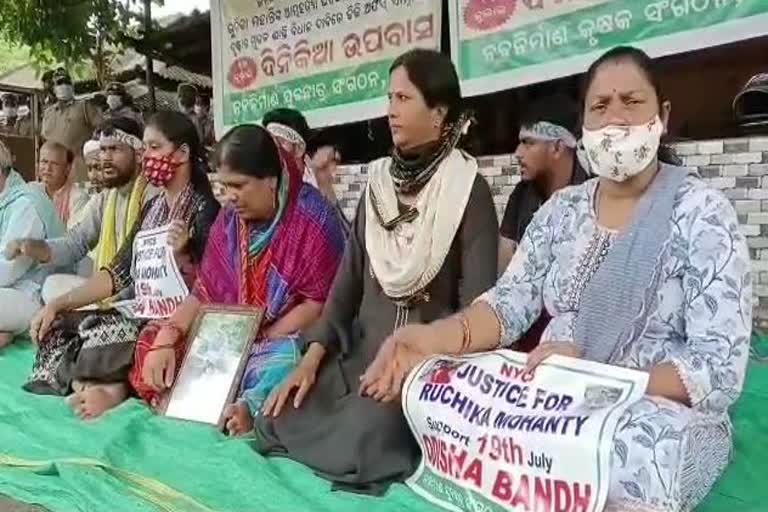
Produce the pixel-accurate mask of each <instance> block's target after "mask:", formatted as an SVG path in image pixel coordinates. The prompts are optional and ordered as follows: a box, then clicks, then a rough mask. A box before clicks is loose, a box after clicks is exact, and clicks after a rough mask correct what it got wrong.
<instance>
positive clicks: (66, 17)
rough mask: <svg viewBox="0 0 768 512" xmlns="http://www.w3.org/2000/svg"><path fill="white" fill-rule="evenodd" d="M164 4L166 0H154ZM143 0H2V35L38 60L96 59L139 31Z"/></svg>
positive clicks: (49, 62) (44, 63) (44, 62)
mask: <svg viewBox="0 0 768 512" xmlns="http://www.w3.org/2000/svg"><path fill="white" fill-rule="evenodd" d="M153 2H154V3H159V4H162V0H153ZM143 3H144V2H143V1H142V0H0V36H2V37H3V38H4V39H6V40H7V41H11V42H13V43H16V44H18V45H23V46H25V47H28V48H29V52H30V55H31V58H32V59H34V60H35V62H36V63H37V64H38V65H40V66H50V65H53V64H55V63H64V64H65V65H70V64H73V63H78V62H82V61H83V60H84V59H93V58H94V57H95V56H96V55H95V54H96V51H97V48H104V47H107V46H116V45H118V44H119V42H120V41H121V40H122V39H123V38H124V37H125V36H136V35H138V34H140V32H141V28H140V27H141V23H142V9H143Z"/></svg>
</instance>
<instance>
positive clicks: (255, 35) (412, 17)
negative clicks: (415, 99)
mask: <svg viewBox="0 0 768 512" xmlns="http://www.w3.org/2000/svg"><path fill="white" fill-rule="evenodd" d="M441 13H442V8H441V3H440V2H435V1H434V0H362V1H353V0H212V1H211V34H212V49H213V75H214V76H213V78H214V112H215V118H216V133H217V135H218V136H219V137H220V136H221V135H223V134H224V132H226V130H228V129H229V128H231V127H232V126H235V125H237V124H241V123H254V122H259V121H261V118H262V117H263V115H264V114H265V113H266V112H268V111H269V110H271V109H274V108H277V107H290V108H295V109H298V110H300V111H302V112H303V113H304V114H305V115H306V116H307V119H308V120H309V122H310V124H311V125H312V126H315V127H317V126H326V125H333V124H341V123H346V122H350V121H357V120H360V119H366V118H370V117H375V116H380V115H383V114H384V113H385V105H386V101H385V100H386V90H387V89H386V88H387V82H388V69H389V64H390V63H391V62H392V60H394V58H395V57H397V56H398V55H400V54H401V53H403V52H405V51H407V50H409V49H411V48H415V47H425V48H438V47H439V42H440V30H441Z"/></svg>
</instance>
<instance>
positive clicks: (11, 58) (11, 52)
mask: <svg viewBox="0 0 768 512" xmlns="http://www.w3.org/2000/svg"><path fill="white" fill-rule="evenodd" d="M0 55H2V56H3V58H2V59H0V75H2V74H5V73H7V72H8V71H11V70H14V69H16V68H19V67H21V66H23V65H24V64H26V63H28V62H29V49H28V48H26V47H23V46H19V45H17V44H13V43H10V42H8V41H6V40H4V39H3V38H1V37H0Z"/></svg>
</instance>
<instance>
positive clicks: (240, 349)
mask: <svg viewBox="0 0 768 512" xmlns="http://www.w3.org/2000/svg"><path fill="white" fill-rule="evenodd" d="M263 317H264V311H263V310H261V309H257V308H252V307H240V306H218V305H217V306H203V307H202V308H201V310H200V312H199V313H198V315H197V318H196V319H195V322H194V324H193V326H192V329H191V330H190V332H189V336H188V337H187V351H186V354H185V355H184V360H183V361H182V363H181V367H180V369H179V373H178V376H177V378H176V380H175V382H174V384H173V387H172V388H171V391H170V392H169V393H168V396H167V397H166V399H165V400H164V403H163V405H162V406H161V411H160V412H161V414H163V415H164V416H167V417H169V418H177V419H181V420H187V421H195V422H198V423H207V424H210V425H216V427H217V428H218V429H220V430H222V429H223V428H224V411H225V409H226V407H227V406H228V405H229V404H231V403H232V402H233V401H234V399H235V395H236V393H237V388H238V387H239V385H240V380H241V379H242V376H243V372H244V370H245V363H246V362H247V360H248V354H249V353H250V349H251V346H252V344H253V342H254V340H255V339H256V336H257V334H258V332H259V327H260V326H261V321H262V319H263Z"/></svg>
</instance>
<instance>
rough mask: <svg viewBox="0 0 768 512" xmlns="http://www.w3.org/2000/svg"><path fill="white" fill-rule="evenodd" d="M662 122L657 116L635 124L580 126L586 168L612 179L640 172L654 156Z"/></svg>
mask: <svg viewBox="0 0 768 512" xmlns="http://www.w3.org/2000/svg"><path fill="white" fill-rule="evenodd" d="M663 132H664V124H663V123H662V122H661V119H659V116H656V117H654V118H653V119H651V120H650V121H649V122H647V123H644V124H641V125H636V126H616V125H611V126H606V127H605V128H601V129H599V130H588V129H586V128H584V129H583V136H582V143H583V144H584V149H585V150H586V157H587V160H588V161H589V167H590V171H592V173H594V174H596V175H597V176H600V177H603V178H607V179H610V180H613V181H618V182H622V181H626V180H628V179H629V178H632V177H633V176H637V175H638V174H640V173H641V172H643V171H644V170H645V169H646V168H647V167H648V165H649V164H650V163H651V162H652V161H653V159H654V158H655V157H656V153H657V151H658V149H659V145H660V144H661V135H662V133H663Z"/></svg>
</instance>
